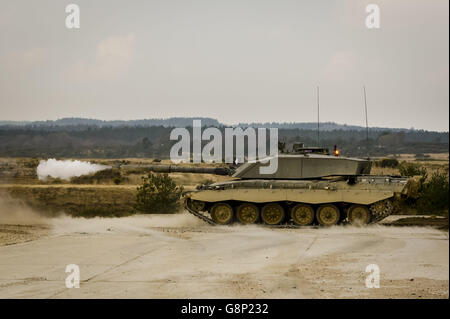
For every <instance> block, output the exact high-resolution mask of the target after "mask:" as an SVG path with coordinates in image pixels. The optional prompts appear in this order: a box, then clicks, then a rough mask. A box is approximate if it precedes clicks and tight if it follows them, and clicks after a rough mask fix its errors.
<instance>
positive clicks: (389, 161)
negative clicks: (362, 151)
mask: <svg viewBox="0 0 450 319" xmlns="http://www.w3.org/2000/svg"><path fill="white" fill-rule="evenodd" d="M376 165H377V166H379V167H383V168H384V167H391V168H396V167H398V165H399V162H398V160H397V159H396V158H383V159H382V160H380V161H378V162H376Z"/></svg>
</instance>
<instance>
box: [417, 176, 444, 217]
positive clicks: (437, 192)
mask: <svg viewBox="0 0 450 319" xmlns="http://www.w3.org/2000/svg"><path fill="white" fill-rule="evenodd" d="M448 193H449V182H448V176H447V175H446V174H444V173H440V172H435V173H433V175H432V176H431V178H430V180H429V181H427V182H425V183H423V184H422V187H421V189H420V191H419V199H418V200H417V207H418V208H419V209H420V210H421V211H422V212H423V213H433V214H436V213H445V212H447V214H448V208H449V198H448Z"/></svg>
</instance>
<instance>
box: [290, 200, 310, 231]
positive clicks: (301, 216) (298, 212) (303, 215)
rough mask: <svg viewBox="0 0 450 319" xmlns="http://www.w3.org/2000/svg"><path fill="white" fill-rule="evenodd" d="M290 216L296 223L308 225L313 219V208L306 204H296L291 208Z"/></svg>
mask: <svg viewBox="0 0 450 319" xmlns="http://www.w3.org/2000/svg"><path fill="white" fill-rule="evenodd" d="M291 217H292V220H293V221H294V223H296V224H297V225H300V226H306V225H309V224H311V223H312V222H313V220H314V209H313V208H312V207H311V206H310V205H307V204H297V205H295V206H294V207H293V208H292V210H291Z"/></svg>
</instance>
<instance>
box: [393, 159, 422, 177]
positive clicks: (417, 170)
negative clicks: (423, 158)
mask: <svg viewBox="0 0 450 319" xmlns="http://www.w3.org/2000/svg"><path fill="white" fill-rule="evenodd" d="M399 171H400V175H402V176H422V179H423V180H425V179H426V177H427V170H426V168H425V167H422V166H421V165H420V164H417V163H411V162H402V163H401V164H400V166H399Z"/></svg>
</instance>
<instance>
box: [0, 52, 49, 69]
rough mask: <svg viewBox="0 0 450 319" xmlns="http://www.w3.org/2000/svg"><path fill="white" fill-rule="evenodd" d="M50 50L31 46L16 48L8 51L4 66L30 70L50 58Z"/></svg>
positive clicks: (2, 60) (3, 60)
mask: <svg viewBox="0 0 450 319" xmlns="http://www.w3.org/2000/svg"><path fill="white" fill-rule="evenodd" d="M48 53H49V52H48V50H47V49H45V48H38V47H35V48H29V49H24V50H15V51H11V52H9V53H7V54H6V55H5V57H4V58H3V59H1V60H0V62H2V63H1V64H2V67H5V68H9V69H12V70H14V71H17V69H22V70H29V69H32V68H34V67H38V66H40V65H42V64H44V63H45V62H46V61H47V60H48V56H49V54H48Z"/></svg>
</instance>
